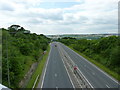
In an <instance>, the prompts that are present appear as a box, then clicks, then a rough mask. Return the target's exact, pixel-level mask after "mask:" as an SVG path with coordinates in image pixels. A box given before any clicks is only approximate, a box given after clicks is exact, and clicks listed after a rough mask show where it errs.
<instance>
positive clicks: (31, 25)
mask: <svg viewBox="0 0 120 90" xmlns="http://www.w3.org/2000/svg"><path fill="white" fill-rule="evenodd" d="M118 1H119V0H76V2H80V3H79V4H78V3H77V4H76V5H75V4H73V3H72V2H75V0H74V1H73V0H72V1H68V0H66V2H70V3H71V6H69V7H63V6H65V5H66V3H63V2H64V1H59V3H60V2H62V4H63V6H60V7H59V8H58V7H56V8H55V6H54V8H49V6H47V7H48V8H44V7H42V6H40V5H42V2H47V3H48V1H47V0H35V1H34V0H4V1H0V13H1V14H0V17H1V18H0V25H1V26H3V27H8V26H9V25H11V24H20V25H22V26H23V27H24V26H25V28H27V29H29V30H31V31H32V32H36V33H44V34H49V32H51V34H52V33H53V34H55V33H56V34H58V33H59V34H61V33H67V32H68V33H101V32H103V33H104V32H117V24H118V23H117V20H118V16H117V12H118ZM51 2H53V5H54V4H55V3H54V2H58V1H55V0H54V1H51ZM62 4H61V5H62ZM97 30H98V31H97Z"/></svg>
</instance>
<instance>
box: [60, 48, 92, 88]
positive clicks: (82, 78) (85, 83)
mask: <svg viewBox="0 0 120 90" xmlns="http://www.w3.org/2000/svg"><path fill="white" fill-rule="evenodd" d="M61 51H62V52H63V56H64V57H65V58H66V59H65V60H66V62H67V63H68V64H69V66H70V68H71V69H72V71H73V73H74V75H75V76H76V78H77V79H78V81H79V84H80V86H81V88H89V89H90V90H92V89H93V87H92V85H91V84H90V83H89V81H88V80H87V79H86V78H85V76H84V75H83V74H82V72H81V71H80V70H79V68H78V69H77V70H76V73H75V72H74V66H77V65H76V64H75V63H74V62H73V61H72V59H71V58H70V57H69V55H68V54H67V52H66V51H65V50H64V49H62V48H61Z"/></svg>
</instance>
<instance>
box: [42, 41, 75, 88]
mask: <svg viewBox="0 0 120 90" xmlns="http://www.w3.org/2000/svg"><path fill="white" fill-rule="evenodd" d="M42 83H43V86H42V88H73V86H72V83H71V81H70V79H69V76H68V74H67V71H66V69H65V67H64V64H63V62H62V59H61V57H60V54H59V51H58V48H57V47H55V43H52V44H51V53H50V55H49V58H48V63H47V67H46V72H45V76H43V80H42Z"/></svg>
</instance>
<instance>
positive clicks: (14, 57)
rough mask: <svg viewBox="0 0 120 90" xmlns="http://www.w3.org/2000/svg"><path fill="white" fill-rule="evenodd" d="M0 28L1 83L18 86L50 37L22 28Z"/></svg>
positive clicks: (40, 54)
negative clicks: (0, 42) (0, 31)
mask: <svg viewBox="0 0 120 90" xmlns="http://www.w3.org/2000/svg"><path fill="white" fill-rule="evenodd" d="M1 30H2V84H3V85H5V86H8V87H10V88H15V87H18V85H19V82H20V81H21V79H22V78H23V77H24V75H25V74H26V72H27V71H28V70H29V68H30V66H31V64H32V63H34V62H38V60H39V57H40V56H42V54H43V51H45V50H46V49H47V47H48V44H49V41H50V39H49V38H47V37H46V36H44V35H43V34H40V35H37V34H35V33H33V34H32V33H30V32H28V33H24V31H26V30H25V29H24V28H20V29H19V30H16V29H15V28H12V27H9V29H4V28H2V29H1ZM8 70H9V72H8ZM8 74H9V77H8Z"/></svg>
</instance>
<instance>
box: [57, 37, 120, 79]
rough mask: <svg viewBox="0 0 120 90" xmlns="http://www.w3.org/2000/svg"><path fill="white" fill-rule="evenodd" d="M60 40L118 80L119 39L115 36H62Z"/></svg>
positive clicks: (119, 72)
mask: <svg viewBox="0 0 120 90" xmlns="http://www.w3.org/2000/svg"><path fill="white" fill-rule="evenodd" d="M59 41H60V42H62V43H64V44H65V45H67V46H69V47H71V48H72V49H74V50H75V51H77V52H78V53H79V54H81V55H82V56H84V57H85V58H87V59H88V60H90V61H91V62H93V63H94V64H96V65H97V66H99V67H100V68H101V69H103V70H104V71H106V72H107V73H109V74H111V75H112V76H113V77H115V78H116V79H118V80H120V77H119V75H120V67H119V66H120V61H119V60H120V51H119V50H120V40H119V37H117V36H110V37H103V38H100V39H97V40H87V39H80V40H77V39H75V38H69V37H67V38H62V39H59Z"/></svg>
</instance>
